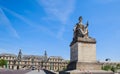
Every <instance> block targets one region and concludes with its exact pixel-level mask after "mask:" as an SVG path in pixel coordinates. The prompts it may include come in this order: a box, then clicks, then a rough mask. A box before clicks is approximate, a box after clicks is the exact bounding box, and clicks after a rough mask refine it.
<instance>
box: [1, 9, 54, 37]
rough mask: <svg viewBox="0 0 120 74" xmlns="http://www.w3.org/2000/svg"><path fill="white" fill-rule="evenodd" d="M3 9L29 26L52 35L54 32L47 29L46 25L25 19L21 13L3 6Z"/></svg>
mask: <svg viewBox="0 0 120 74" xmlns="http://www.w3.org/2000/svg"><path fill="white" fill-rule="evenodd" d="M3 9H4V10H6V11H7V12H9V13H11V14H12V15H13V16H15V17H17V18H18V19H20V20H22V21H23V22H25V23H26V24H28V25H29V26H31V27H33V28H35V29H37V30H41V31H44V32H46V33H48V34H49V35H51V36H54V33H53V32H52V31H51V30H49V29H48V28H47V27H44V26H41V25H40V24H37V23H34V22H33V21H30V20H29V19H27V18H26V17H25V16H22V15H20V14H18V13H16V12H14V11H12V10H10V9H7V8H3Z"/></svg>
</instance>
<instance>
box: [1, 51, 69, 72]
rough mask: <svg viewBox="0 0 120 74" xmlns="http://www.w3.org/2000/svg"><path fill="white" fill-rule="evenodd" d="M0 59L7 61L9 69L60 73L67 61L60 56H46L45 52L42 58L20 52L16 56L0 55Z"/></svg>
mask: <svg viewBox="0 0 120 74" xmlns="http://www.w3.org/2000/svg"><path fill="white" fill-rule="evenodd" d="M0 59H4V60H7V68H9V69H38V68H40V69H47V70H53V71H61V70H63V69H65V68H66V67H67V64H68V62H69V61H68V60H64V59H63V58H62V57H60V56H50V57H48V56H47V52H46V51H45V53H44V55H43V56H39V55H23V54H22V52H21V50H20V51H19V53H18V55H15V54H8V53H1V54H0Z"/></svg>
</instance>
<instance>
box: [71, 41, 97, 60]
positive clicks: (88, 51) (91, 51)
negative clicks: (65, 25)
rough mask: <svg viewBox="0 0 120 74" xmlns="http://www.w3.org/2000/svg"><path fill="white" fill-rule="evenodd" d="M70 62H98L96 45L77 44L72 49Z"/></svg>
mask: <svg viewBox="0 0 120 74" xmlns="http://www.w3.org/2000/svg"><path fill="white" fill-rule="evenodd" d="M70 48H71V49H70V50H71V53H70V54H71V58H70V61H78V62H96V44H95V43H94V44H93V43H83V42H76V43H74V44H73V45H72V46H71V47H70Z"/></svg>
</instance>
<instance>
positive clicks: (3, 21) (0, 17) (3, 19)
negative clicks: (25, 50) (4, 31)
mask: <svg viewBox="0 0 120 74" xmlns="http://www.w3.org/2000/svg"><path fill="white" fill-rule="evenodd" d="M0 25H5V26H6V28H8V29H9V31H10V33H11V34H12V35H13V36H14V37H16V38H19V35H18V33H17V31H16V30H15V29H14V28H13V27H12V25H11V22H10V20H9V19H8V18H7V16H6V15H5V13H4V12H3V10H2V9H1V8H0Z"/></svg>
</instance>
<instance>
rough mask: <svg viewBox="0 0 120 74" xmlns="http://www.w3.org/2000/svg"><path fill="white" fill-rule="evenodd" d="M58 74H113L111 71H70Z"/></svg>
mask: <svg viewBox="0 0 120 74" xmlns="http://www.w3.org/2000/svg"><path fill="white" fill-rule="evenodd" d="M59 74H114V73H113V72H111V71H103V70H84V71H80V70H70V71H62V72H59Z"/></svg>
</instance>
